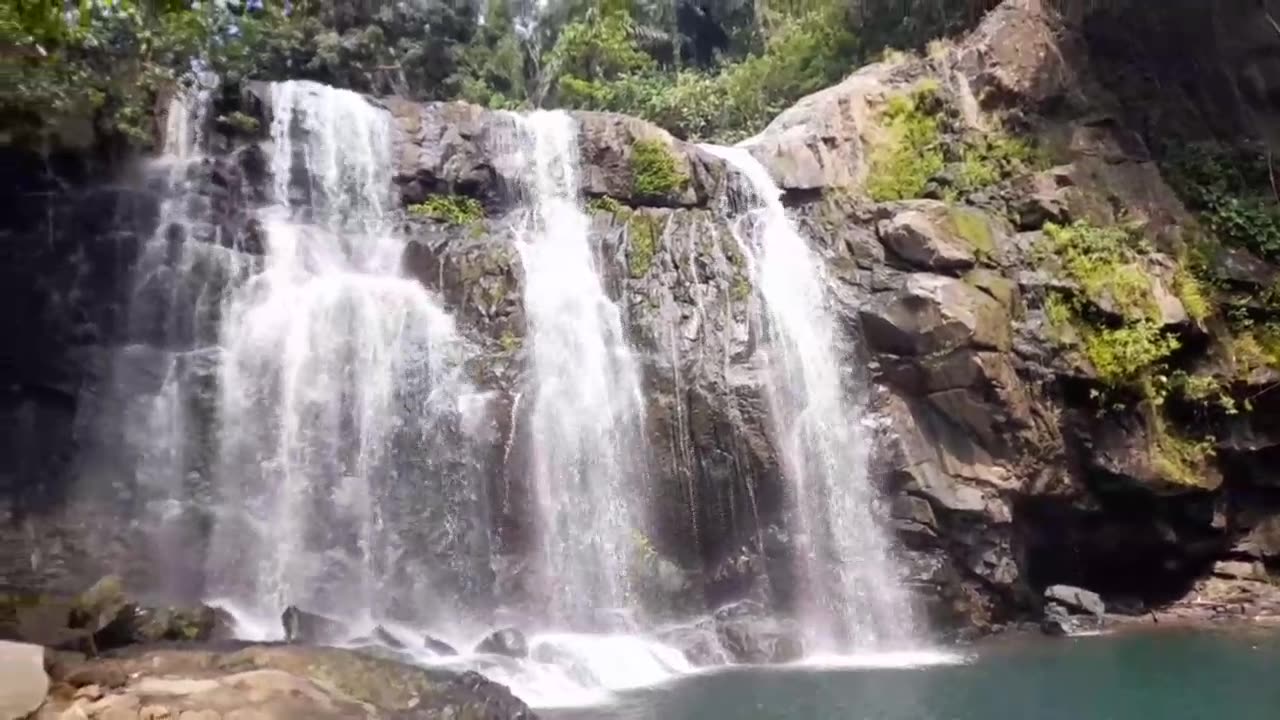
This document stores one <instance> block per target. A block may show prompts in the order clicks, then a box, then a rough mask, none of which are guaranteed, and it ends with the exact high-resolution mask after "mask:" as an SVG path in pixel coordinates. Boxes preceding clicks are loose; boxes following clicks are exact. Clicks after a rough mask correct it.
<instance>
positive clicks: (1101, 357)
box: [1084, 319, 1180, 394]
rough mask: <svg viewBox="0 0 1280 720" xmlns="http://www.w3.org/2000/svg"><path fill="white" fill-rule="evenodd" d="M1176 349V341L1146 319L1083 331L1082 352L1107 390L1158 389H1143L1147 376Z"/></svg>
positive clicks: (1177, 343) (1178, 344)
mask: <svg viewBox="0 0 1280 720" xmlns="http://www.w3.org/2000/svg"><path fill="white" fill-rule="evenodd" d="M1179 346H1180V343H1179V341H1178V338H1176V337H1174V336H1173V335H1171V334H1169V333H1166V332H1165V331H1164V330H1163V329H1162V328H1161V327H1160V326H1159V324H1157V323H1156V321H1154V320H1149V319H1143V320H1139V321H1137V322H1131V323H1126V324H1125V325H1122V326H1120V327H1115V328H1093V327H1090V328H1087V329H1086V330H1085V332H1084V352H1085V355H1086V356H1088V358H1089V362H1090V363H1092V364H1093V368H1094V370H1095V371H1096V372H1097V373H1098V379H1099V380H1100V381H1102V382H1103V383H1104V384H1106V385H1108V386H1111V387H1117V388H1119V387H1126V386H1139V387H1141V388H1142V389H1143V390H1144V394H1150V393H1151V392H1154V391H1156V390H1158V388H1151V389H1148V388H1147V387H1146V383H1147V382H1148V381H1149V380H1150V379H1151V378H1150V377H1149V375H1150V373H1151V372H1152V371H1153V369H1154V368H1155V367H1156V365H1157V364H1158V363H1160V362H1161V361H1162V360H1164V359H1165V358H1167V357H1168V356H1169V354H1170V353H1172V352H1173V351H1174V350H1177V349H1178V347H1179Z"/></svg>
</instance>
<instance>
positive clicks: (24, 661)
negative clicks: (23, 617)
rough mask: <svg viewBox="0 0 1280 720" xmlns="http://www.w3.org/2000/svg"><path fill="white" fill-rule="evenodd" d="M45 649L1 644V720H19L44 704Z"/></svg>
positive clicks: (45, 682)
mask: <svg viewBox="0 0 1280 720" xmlns="http://www.w3.org/2000/svg"><path fill="white" fill-rule="evenodd" d="M47 692H49V676H48V675H45V673H44V648H42V647H40V646H39V645H28V644H26V643H16V642H9V641H7V640H0V720H21V718H25V717H27V716H28V715H30V714H31V713H33V712H35V711H36V709H37V708H39V707H40V705H41V704H43V703H44V696H45V693H47Z"/></svg>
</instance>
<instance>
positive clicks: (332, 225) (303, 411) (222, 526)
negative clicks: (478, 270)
mask: <svg viewBox="0 0 1280 720" xmlns="http://www.w3.org/2000/svg"><path fill="white" fill-rule="evenodd" d="M271 112H272V125H271V141H272V144H271V146H270V153H271V155H270V170H271V173H272V177H273V180H274V203H273V204H272V205H271V206H270V207H268V208H265V209H264V210H262V211H261V212H260V213H259V218H260V220H261V222H262V225H263V228H264V235H265V245H266V260H265V268H264V269H263V271H262V272H261V273H259V274H257V275H254V276H253V277H252V278H251V279H249V281H248V282H246V283H244V284H243V285H242V286H241V287H239V288H238V289H236V291H235V292H234V293H233V294H232V296H231V297H230V299H229V302H228V306H227V309H226V311H225V317H224V319H223V322H222V328H221V345H222V347H223V350H222V362H221V366H220V374H219V391H220V398H219V423H218V428H217V435H218V438H219V442H220V452H219V457H218V461H217V470H216V474H217V484H216V487H217V492H218V493H219V495H220V499H219V500H218V502H217V506H216V508H217V509H216V513H217V514H216V518H215V525H214V529H213V533H212V540H211V547H210V559H209V568H208V571H209V572H208V574H209V577H210V582H211V586H212V593H213V594H214V595H215V596H218V597H220V598H223V599H226V600H229V601H230V602H231V603H232V604H234V605H235V606H236V607H238V608H239V609H241V610H242V611H244V612H247V613H248V614H249V615H257V616H259V617H262V618H276V617H279V612H280V610H281V609H282V608H284V607H285V606H286V605H290V604H296V605H299V606H302V607H304V608H308V609H312V610H316V611H320V612H324V613H328V614H332V615H335V616H337V617H342V618H344V619H361V618H370V617H372V618H382V617H386V616H388V615H392V616H409V617H410V618H412V619H415V620H423V619H430V618H432V617H438V616H440V615H446V614H448V615H452V614H456V612H457V607H456V605H457V603H455V601H456V600H457V599H459V598H463V597H465V596H466V594H467V593H468V592H469V591H470V590H473V589H474V588H471V587H469V584H470V583H474V582H478V580H477V578H480V577H483V576H484V575H485V573H484V572H483V568H487V563H488V545H487V543H488V529H487V520H486V510H485V507H484V502H485V501H484V497H483V495H482V493H481V492H480V490H479V487H480V483H479V482H478V481H475V480H476V479H475V478H474V477H473V476H472V474H471V472H470V468H469V467H468V466H467V463H466V458H465V457H464V456H458V455H457V454H456V453H455V454H454V455H450V454H449V451H448V448H451V447H454V448H456V447H458V446H459V445H462V444H463V443H460V442H459V439H460V438H459V434H460V425H461V421H462V418H461V413H462V412H463V411H464V408H465V407H466V406H467V405H468V404H472V403H468V402H467V400H468V398H469V397H470V396H471V395H472V393H473V392H474V390H473V389H472V388H471V386H470V385H469V383H468V381H467V380H466V379H465V377H464V375H463V371H462V360H463V354H464V352H465V347H464V344H463V342H462V341H461V339H460V337H459V336H458V334H457V333H456V331H455V328H454V325H453V322H452V320H451V318H450V317H449V316H448V315H447V314H445V312H444V311H443V310H442V309H441V308H440V306H439V305H438V304H437V302H436V301H435V299H434V298H433V297H432V296H431V295H430V294H429V293H428V292H427V291H426V290H425V289H424V288H423V287H422V286H421V285H420V284H419V283H418V282H417V281H416V280H413V279H410V278H407V277H405V276H404V275H403V274H402V272H401V257H402V252H403V249H404V241H403V240H402V239H400V238H397V237H396V236H395V235H394V234H393V233H392V231H391V227H390V223H389V220H388V212H389V210H390V205H391V203H390V199H391V194H390V193H391V176H392V168H391V157H390V153H391V141H390V117H389V115H388V114H387V113H386V112H385V111H383V110H381V109H379V108H375V107H373V106H372V105H370V104H369V103H368V102H367V101H366V100H365V99H364V98H363V97H361V96H360V95H358V94H355V93H351V92H347V91H342V90H336V89H333V88H328V87H325V86H322V85H318V84H315V83H308V82H287V83H281V84H278V85H275V86H273V88H272V97H271ZM473 481H475V482H473ZM407 547H413V548H414V549H415V550H417V552H416V553H413V554H411V553H407V552H406V548H407ZM477 565H479V566H482V568H478V567H476V566H477ZM273 625H274V626H275V627H278V623H273Z"/></svg>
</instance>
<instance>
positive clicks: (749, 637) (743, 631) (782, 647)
mask: <svg viewBox="0 0 1280 720" xmlns="http://www.w3.org/2000/svg"><path fill="white" fill-rule="evenodd" d="M716 635H717V636H718V637H719V638H720V645H721V647H723V648H724V651H725V652H726V653H728V655H729V657H731V658H733V660H734V661H735V662H743V663H782V662H789V661H791V660H796V659H798V658H799V657H800V656H801V655H803V654H804V639H803V635H802V634H801V632H800V627H799V625H797V624H796V623H795V622H793V621H790V620H784V619H780V618H775V617H768V616H757V615H737V616H729V617H717V618H716Z"/></svg>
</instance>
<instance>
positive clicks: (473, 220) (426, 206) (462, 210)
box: [408, 195, 484, 226]
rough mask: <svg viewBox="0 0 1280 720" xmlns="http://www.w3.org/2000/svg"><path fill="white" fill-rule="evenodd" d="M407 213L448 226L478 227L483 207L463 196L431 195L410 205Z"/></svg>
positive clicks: (482, 218)
mask: <svg viewBox="0 0 1280 720" xmlns="http://www.w3.org/2000/svg"><path fill="white" fill-rule="evenodd" d="M408 211H409V213H410V214H411V215H416V216H417V217H422V218H427V219H430V220H436V221H439V222H443V223H447V224H449V225H472V226H475V225H478V224H479V223H480V222H481V221H483V220H484V206H483V205H481V204H480V201H479V200H476V199H475V198H472V197H466V196H464V195H431V196H429V197H427V199H426V200H423V201H422V202H420V203H418V204H416V205H410V206H409V207H408Z"/></svg>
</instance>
